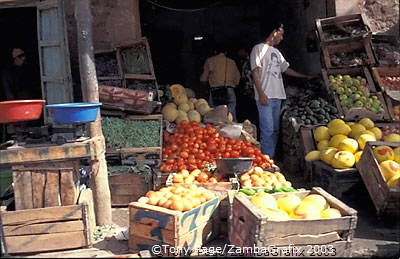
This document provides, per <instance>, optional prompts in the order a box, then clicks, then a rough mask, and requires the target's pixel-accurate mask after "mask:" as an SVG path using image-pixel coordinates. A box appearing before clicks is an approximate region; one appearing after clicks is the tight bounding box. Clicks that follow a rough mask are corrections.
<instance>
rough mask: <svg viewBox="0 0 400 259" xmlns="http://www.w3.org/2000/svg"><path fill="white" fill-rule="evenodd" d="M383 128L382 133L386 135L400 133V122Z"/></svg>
mask: <svg viewBox="0 0 400 259" xmlns="http://www.w3.org/2000/svg"><path fill="white" fill-rule="evenodd" d="M398 107H399V106H398ZM381 130H382V135H383V136H384V137H385V136H388V135H390V134H393V133H396V134H400V125H399V124H390V125H385V126H383V127H382V128H381Z"/></svg>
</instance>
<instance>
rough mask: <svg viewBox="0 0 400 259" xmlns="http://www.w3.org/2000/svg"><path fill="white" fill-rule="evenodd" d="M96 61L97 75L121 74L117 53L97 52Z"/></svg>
mask: <svg viewBox="0 0 400 259" xmlns="http://www.w3.org/2000/svg"><path fill="white" fill-rule="evenodd" d="M95 63H96V74H97V76H100V77H101V76H116V75H118V74H119V72H118V62H117V57H116V55H115V53H107V54H97V55H96V56H95Z"/></svg>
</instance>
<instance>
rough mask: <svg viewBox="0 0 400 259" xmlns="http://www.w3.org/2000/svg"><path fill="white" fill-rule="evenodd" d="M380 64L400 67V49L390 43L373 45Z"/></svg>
mask: <svg viewBox="0 0 400 259" xmlns="http://www.w3.org/2000/svg"><path fill="white" fill-rule="evenodd" d="M372 46H373V48H374V51H375V53H376V56H377V58H378V60H379V62H380V63H385V64H388V65H400V49H399V48H398V47H396V46H394V45H392V44H389V43H383V42H381V43H373V44H372Z"/></svg>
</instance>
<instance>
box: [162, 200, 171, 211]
mask: <svg viewBox="0 0 400 259" xmlns="http://www.w3.org/2000/svg"><path fill="white" fill-rule="evenodd" d="M171 204H172V201H171V200H170V199H168V200H167V202H166V203H164V204H163V207H164V208H166V209H169V206H171Z"/></svg>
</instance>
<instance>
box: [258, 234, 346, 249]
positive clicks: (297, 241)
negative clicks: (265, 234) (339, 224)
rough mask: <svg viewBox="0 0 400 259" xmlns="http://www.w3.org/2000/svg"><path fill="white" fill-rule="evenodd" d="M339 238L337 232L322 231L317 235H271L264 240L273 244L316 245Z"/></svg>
mask: <svg viewBox="0 0 400 259" xmlns="http://www.w3.org/2000/svg"><path fill="white" fill-rule="evenodd" d="M337 240H340V236H339V235H338V233H337V232H330V233H324V234H319V235H298V234H296V235H290V236H285V237H271V238H268V239H266V242H267V243H268V244H271V245H275V246H284V245H287V244H293V245H296V246H297V245H318V244H328V243H331V242H334V241H337Z"/></svg>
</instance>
